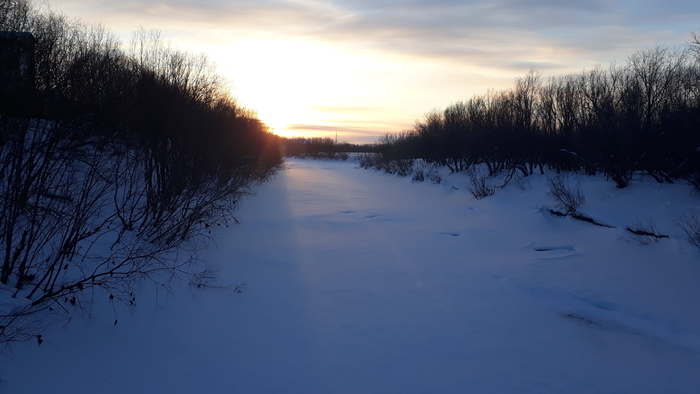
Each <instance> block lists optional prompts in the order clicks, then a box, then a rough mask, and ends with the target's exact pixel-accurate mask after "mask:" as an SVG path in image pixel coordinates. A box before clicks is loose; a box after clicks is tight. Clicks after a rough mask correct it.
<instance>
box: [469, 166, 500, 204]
mask: <svg viewBox="0 0 700 394" xmlns="http://www.w3.org/2000/svg"><path fill="white" fill-rule="evenodd" d="M469 180H470V182H471V188H470V189H469V190H470V192H471V194H472V196H474V198H476V199H477V200H480V199H482V198H486V197H488V196H492V195H494V194H495V193H496V188H495V187H494V186H493V185H492V184H491V181H490V179H489V176H488V174H486V173H484V172H482V171H479V170H476V169H474V168H472V169H470V170H469Z"/></svg>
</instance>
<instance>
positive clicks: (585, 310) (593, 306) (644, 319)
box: [561, 297, 700, 351]
mask: <svg viewBox="0 0 700 394" xmlns="http://www.w3.org/2000/svg"><path fill="white" fill-rule="evenodd" d="M571 307H573V308H571ZM569 309H570V310H569V311H567V312H563V313H561V316H562V317H564V318H566V319H568V320H571V321H574V322H576V323H578V324H579V325H581V326H583V327H587V328H595V329H599V330H605V331H614V332H619V333H622V334H627V335H635V336H640V337H645V338H650V339H653V340H658V341H662V342H665V343H669V344H672V345H675V346H681V347H684V348H689V349H693V350H696V351H700V336H698V335H697V334H695V333H693V332H692V331H687V330H682V329H680V328H679V327H677V326H676V325H673V324H670V323H669V322H666V321H664V320H662V319H658V318H655V317H652V316H648V315H645V314H640V313H636V312H634V311H629V310H625V309H624V308H621V307H620V306H618V305H616V304H614V303H612V302H608V301H605V300H598V299H592V298H588V297H574V298H573V303H572V304H571V305H570V308H569Z"/></svg>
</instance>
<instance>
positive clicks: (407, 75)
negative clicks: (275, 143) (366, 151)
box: [37, 0, 700, 142]
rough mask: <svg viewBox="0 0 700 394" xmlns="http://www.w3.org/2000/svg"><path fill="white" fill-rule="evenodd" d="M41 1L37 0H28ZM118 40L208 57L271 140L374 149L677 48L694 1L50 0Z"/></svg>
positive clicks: (692, 18)
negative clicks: (524, 87) (431, 125)
mask: <svg viewBox="0 0 700 394" xmlns="http://www.w3.org/2000/svg"><path fill="white" fill-rule="evenodd" d="M37 4H38V2H37ZM49 4H50V7H51V8H52V9H54V10H56V11H60V12H63V13H64V14H65V15H66V16H68V17H71V18H80V19H82V20H83V21H85V22H88V23H102V24H103V25H105V26H106V27H107V28H109V29H110V30H111V31H112V32H114V33H115V34H117V35H118V36H119V37H120V39H121V40H122V41H123V42H125V43H126V42H128V41H129V38H130V36H131V32H133V31H135V30H136V29H138V28H139V27H143V28H146V29H157V30H160V31H161V34H162V37H163V38H165V39H166V40H168V41H169V42H171V43H172V45H173V46H174V47H177V48H179V49H183V50H186V51H188V52H191V53H193V54H199V53H206V54H207V55H208V57H209V58H210V59H211V60H212V61H213V62H214V63H216V65H217V70H218V73H219V74H221V75H222V76H224V77H226V78H227V79H228V81H229V82H230V85H231V90H232V95H233V96H234V97H236V98H237V99H238V101H239V102H240V103H241V104H243V105H244V106H246V107H248V108H250V109H253V110H255V111H257V113H258V116H259V117H260V118H261V119H262V120H263V121H265V122H266V123H267V124H268V125H269V126H270V127H271V128H273V129H274V131H275V132H276V133H278V134H281V135H287V136H302V135H303V136H308V137H312V136H329V137H333V138H335V135H336V133H337V135H338V139H339V140H342V141H349V142H373V141H375V140H376V139H377V137H378V136H380V135H382V134H386V133H394V132H399V131H402V130H406V129H410V128H412V127H413V124H414V123H415V121H416V120H418V119H420V118H421V117H422V115H423V114H424V113H426V112H428V111H429V110H431V109H433V108H443V107H445V106H446V105H448V104H450V103H452V102H455V101H458V100H464V99H468V98H469V97H471V96H472V95H474V94H481V93H484V92H486V91H487V89H489V88H493V89H504V88H509V87H511V85H512V84H513V81H514V79H515V78H517V77H519V76H523V75H525V73H527V71H528V70H529V69H531V68H536V69H537V70H539V71H541V73H542V76H543V77H544V78H547V77H549V76H555V75H560V74H566V73H575V72H580V71H582V70H583V69H584V68H591V67H593V66H595V65H597V64H601V65H605V66H607V65H608V64H609V63H610V62H611V61H618V62H620V63H622V62H624V61H625V58H626V56H627V55H629V54H631V53H632V52H633V51H635V50H637V49H643V48H649V47H653V46H655V45H669V46H671V45H675V46H683V45H684V44H685V43H686V42H687V41H688V40H689V38H690V33H691V32H692V31H698V30H700V3H698V2H697V0H688V1H685V0H684V1H675V0H666V1H656V0H655V1H649V0H626V1H616V0H579V1H575V2H573V1H564V0H531V1H518V0H497V1H487V0H462V1H459V0H406V1H400V0H337V1H321V0H204V1H201V0H199V1H198V0H164V1H163V0H161V1H157V0H146V1H136V0H118V1H114V0H80V1H78V0H49Z"/></svg>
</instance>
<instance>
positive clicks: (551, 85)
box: [380, 34, 700, 187]
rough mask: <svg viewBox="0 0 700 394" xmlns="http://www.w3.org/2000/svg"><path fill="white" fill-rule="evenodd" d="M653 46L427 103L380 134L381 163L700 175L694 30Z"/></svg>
mask: <svg viewBox="0 0 700 394" xmlns="http://www.w3.org/2000/svg"><path fill="white" fill-rule="evenodd" d="M693 38H694V39H693V43H692V44H691V45H690V47H689V48H686V49H683V50H672V49H667V48H661V47H657V48H653V49H645V50H640V51H637V52H635V53H634V54H632V55H631V56H629V57H628V60H627V62H626V63H625V64H624V65H621V66H620V65H611V66H610V67H608V68H603V67H596V68H594V69H592V70H587V71H583V72H581V73H579V74H572V75H564V76H557V77H552V78H549V79H547V80H543V78H542V77H541V75H540V73H538V72H536V71H534V70H532V71H530V72H529V73H528V74H527V75H525V76H524V77H522V78H519V79H517V80H516V81H515V86H514V87H513V88H511V89H509V90H503V91H490V92H488V93H486V94H482V95H477V96H474V97H472V98H470V99H468V100H466V101H461V102H456V103H454V104H451V105H449V106H448V107H447V108H445V109H444V110H442V111H437V110H434V111H432V112H429V113H427V114H426V115H425V117H424V118H423V119H422V120H420V121H418V122H417V123H416V126H415V127H414V129H413V130H410V131H407V132H404V133H401V134H397V135H389V136H386V137H384V138H383V139H382V140H381V141H380V145H382V147H381V148H380V152H381V153H380V157H381V160H382V161H394V160H406V159H413V158H422V159H424V160H425V161H427V162H429V163H435V164H437V165H441V166H447V167H449V169H450V170H451V171H453V172H460V171H464V170H465V169H468V168H469V167H470V166H472V165H474V164H480V163H481V164H485V165H486V167H487V168H488V172H489V174H490V175H493V174H496V173H500V172H503V171H510V172H518V173H521V174H522V175H523V176H527V175H529V174H532V173H533V172H534V171H542V170H543V169H544V167H545V166H548V167H551V168H555V169H557V170H561V171H579V170H582V171H585V172H586V173H588V174H595V173H596V172H602V173H604V174H606V175H607V176H608V177H609V178H611V179H612V180H613V181H615V183H616V184H617V186H618V187H625V186H626V185H627V184H628V183H629V181H630V180H631V178H632V174H633V173H635V172H639V171H643V172H645V173H647V174H649V175H651V176H653V177H654V178H655V179H656V180H658V181H659V182H672V181H673V180H676V179H681V178H684V179H689V180H691V181H692V182H695V184H698V182H699V181H700V150H699V148H700V128H698V125H699V124H700V51H699V49H700V37H699V36H698V35H696V34H694V35H693Z"/></svg>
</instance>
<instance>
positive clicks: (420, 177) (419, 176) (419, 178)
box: [413, 166, 425, 182]
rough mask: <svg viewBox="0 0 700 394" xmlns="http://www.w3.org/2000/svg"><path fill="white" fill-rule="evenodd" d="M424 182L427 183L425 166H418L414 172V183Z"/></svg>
mask: <svg viewBox="0 0 700 394" xmlns="http://www.w3.org/2000/svg"><path fill="white" fill-rule="evenodd" d="M423 181H425V169H424V168H423V166H418V168H416V169H415V170H414V171H413V182H423Z"/></svg>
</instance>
